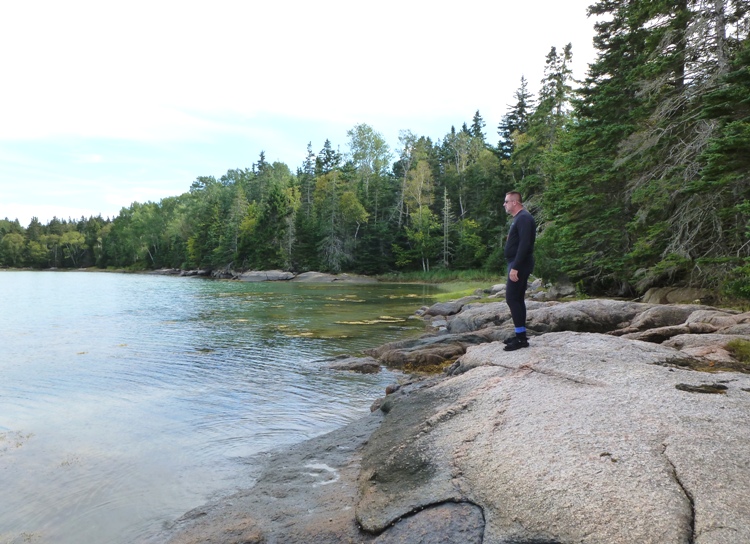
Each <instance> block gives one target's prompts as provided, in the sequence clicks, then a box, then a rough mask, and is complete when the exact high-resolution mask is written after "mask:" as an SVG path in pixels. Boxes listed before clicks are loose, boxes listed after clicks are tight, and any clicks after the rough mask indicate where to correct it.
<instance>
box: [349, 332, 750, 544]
mask: <svg viewBox="0 0 750 544" xmlns="http://www.w3.org/2000/svg"><path fill="white" fill-rule="evenodd" d="M683 358H684V354H682V353H681V352H679V351H677V350H675V349H673V348H668V347H664V346H659V345H654V344H649V343H645V342H639V341H633V340H626V339H622V338H618V337H612V336H609V335H603V334H592V333H572V332H561V333H549V334H545V335H542V336H539V337H536V338H534V339H533V341H532V347H531V348H529V349H522V350H518V351H514V352H510V353H509V352H504V351H503V350H502V347H501V345H499V343H492V344H483V345H479V346H472V347H469V348H468V350H467V353H466V354H465V355H464V356H462V357H461V359H460V360H459V367H460V372H463V373H462V374H459V375H458V376H456V377H454V378H452V379H448V380H443V381H435V382H428V383H426V384H424V385H422V386H421V387H417V388H402V389H401V390H399V391H398V392H397V393H395V394H394V395H391V397H389V402H388V413H387V414H386V416H385V418H384V421H383V424H382V425H381V426H380V427H379V428H378V429H377V430H376V431H375V432H374V433H373V435H372V437H371V439H370V440H369V441H368V443H367V445H366V446H365V448H364V451H363V454H362V455H363V457H362V472H361V474H360V481H359V501H358V504H357V510H356V514H357V520H358V521H359V523H361V524H362V526H363V527H364V528H365V529H367V530H369V531H379V530H382V529H384V528H386V527H388V526H389V525H390V524H392V523H393V522H394V521H396V520H397V519H399V518H401V517H403V516H408V515H411V514H413V513H415V512H418V511H419V510H420V509H421V508H424V507H427V506H429V505H432V504H440V503H443V502H445V501H455V502H460V501H467V502H470V503H472V504H475V505H477V506H478V507H480V508H481V509H482V511H483V513H484V518H485V523H486V525H485V530H484V537H483V538H484V540H483V541H484V542H490V543H507V542H519V543H527V542H556V543H571V544H572V543H592V544H593V543H608V544H618V543H622V544H625V543H627V544H631V543H633V542H638V543H653V544H669V543H675V544H677V543H696V544H719V543H727V544H730V543H739V542H750V501H748V490H750V446H749V445H750V425H749V424H748V421H750V392H748V391H750V376H748V375H745V374H738V373H716V374H708V373H702V372H695V371H690V370H685V369H682V368H679V367H676V366H673V365H676V364H679V363H680V362H681V360H682V359H683ZM681 384H682V385H690V386H695V387H699V386H701V385H706V384H709V385H710V384H718V385H722V386H725V387H726V389H722V388H720V387H719V388H716V389H715V391H714V392H713V394H708V393H706V392H703V391H701V390H691V389H690V388H688V389H687V390H686V389H685V388H684V387H680V388H678V387H677V386H678V385H681Z"/></svg>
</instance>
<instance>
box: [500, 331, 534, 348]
mask: <svg viewBox="0 0 750 544" xmlns="http://www.w3.org/2000/svg"><path fill="white" fill-rule="evenodd" d="M516 340H523V341H524V342H526V341H528V338H527V337H526V333H525V332H524V333H521V334H520V335H518V334H516V335H515V336H509V337H508V338H506V339H505V340H503V344H505V345H506V346H507V345H508V344H512V343H513V342H515V341H516Z"/></svg>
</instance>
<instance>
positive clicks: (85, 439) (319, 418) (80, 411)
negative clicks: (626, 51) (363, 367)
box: [0, 272, 433, 544]
mask: <svg viewBox="0 0 750 544" xmlns="http://www.w3.org/2000/svg"><path fill="white" fill-rule="evenodd" d="M432 293H433V291H432V289H431V288H430V287H428V286H415V285H382V284H373V285H370V284H368V285H341V284H335V285H331V284H300V283H277V282H274V283H241V282H226V281H210V280H202V279H195V278H191V279H188V278H177V277H163V276H149V275H129V274H107V273H87V272H65V273H62V272H2V273H0V308H1V310H2V311H0V489H1V490H2V493H0V544H10V543H13V544H15V543H16V542H32V543H33V542H45V543H46V542H56V543H81V542H88V543H115V544H119V543H125V542H134V541H137V540H138V539H139V538H143V537H146V536H148V535H149V534H153V533H154V532H156V531H158V530H159V529H160V528H161V527H162V526H163V525H164V524H165V523H168V522H170V521H172V520H174V519H175V518H177V517H179V516H180V515H181V514H182V513H184V512H185V511H187V510H189V509H191V508H193V507H196V506H199V505H200V504H202V503H204V502H206V501H207V500H209V499H211V498H212V497H214V496H217V495H222V494H226V493H228V492H231V491H233V490H235V489H238V488H242V487H245V486H247V485H250V484H251V483H252V475H253V471H252V467H251V466H248V465H247V461H246V459H245V458H246V457H247V456H250V455H252V454H255V453H258V452H261V451H266V450H269V449H271V448H273V447H278V446H282V445H285V444H291V443H294V442H298V441H301V440H304V439H307V438H311V437H313V436H317V435H319V434H322V433H324V432H327V431H330V430H332V429H334V428H337V427H339V426H341V425H343V424H345V423H347V422H348V421H351V420H353V419H355V418H357V417H359V416H361V415H363V414H364V413H366V412H367V411H368V410H369V405H370V403H371V401H372V400H373V399H375V398H377V397H378V396H381V395H382V392H383V389H384V387H385V386H386V385H387V384H388V383H391V382H393V381H394V380H395V379H396V378H397V377H396V376H395V375H394V374H393V373H391V372H388V371H385V372H381V373H380V374H377V375H359V374H352V373H342V372H333V371H328V370H325V369H323V366H324V363H323V359H325V358H330V357H333V356H336V355H342V354H356V353H358V352H359V351H361V350H363V349H365V348H368V347H373V346H376V345H378V344H381V343H384V342H387V341H391V340H394V339H397V338H402V337H405V336H407V335H413V334H417V333H418V332H420V331H421V330H422V329H421V324H420V322H419V321H411V320H410V321H407V320H406V319H405V318H406V317H407V316H408V315H410V314H412V313H413V311H414V309H416V308H418V307H419V306H421V305H423V304H429V303H431V302H432V299H431V296H432Z"/></svg>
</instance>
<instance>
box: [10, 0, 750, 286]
mask: <svg viewBox="0 0 750 544" xmlns="http://www.w3.org/2000/svg"><path fill="white" fill-rule="evenodd" d="M589 13H590V15H591V16H593V17H594V18H595V20H596V21H597V22H596V23H595V38H594V45H595V47H596V51H597V56H596V59H595V61H594V62H593V63H592V64H591V65H590V66H589V70H588V72H587V75H586V77H585V79H584V80H583V81H575V80H574V79H573V76H572V72H571V69H570V66H571V61H572V58H573V51H572V48H571V46H570V45H567V46H564V47H562V48H558V47H551V49H550V51H549V53H548V55H547V56H546V58H545V59H540V62H542V61H543V62H544V77H543V79H542V81H541V82H539V85H538V88H536V89H533V90H532V89H530V88H529V87H530V86H529V82H528V81H526V80H525V79H524V78H523V77H522V78H521V80H520V82H519V86H518V88H517V90H516V92H515V93H514V95H513V96H512V97H508V98H507V101H508V102H509V105H508V106H507V110H506V113H505V115H504V116H503V118H502V120H501V121H500V123H499V125H498V126H497V127H496V129H495V128H490V129H488V127H487V126H486V123H485V122H484V120H483V118H482V116H481V114H480V112H479V111H477V112H476V113H474V115H473V118H472V119H471V121H467V122H464V123H463V125H462V126H461V127H459V128H456V127H450V129H449V130H447V131H446V134H445V135H444V136H443V137H442V138H441V139H437V140H435V141H433V140H432V139H431V138H429V137H426V136H422V135H418V134H414V133H412V132H411V131H409V130H404V131H402V132H401V134H400V137H399V142H398V147H397V148H395V149H391V148H390V147H389V145H388V144H387V143H386V141H385V140H384V138H383V137H382V135H381V134H380V133H378V132H377V131H376V130H375V129H374V128H373V127H371V126H369V125H367V124H359V125H356V126H354V127H353V128H351V129H350V130H349V131H348V133H347V138H348V141H347V142H346V143H345V149H344V150H343V151H342V150H341V149H342V148H341V147H340V146H336V145H334V144H333V143H331V142H330V141H328V140H327V141H326V142H325V144H324V145H323V147H322V149H320V150H315V149H313V146H312V143H311V144H309V145H308V147H307V157H306V159H305V160H304V162H303V163H302V164H301V165H295V169H294V170H292V168H290V167H289V166H288V165H286V164H284V163H280V162H274V163H268V162H267V161H266V159H265V155H264V153H263V152H260V154H259V156H258V158H257V160H255V162H253V164H252V166H251V167H250V168H245V169H236V170H229V171H227V172H226V174H224V175H222V176H221V177H219V178H216V177H214V176H199V177H197V178H196V179H195V180H194V181H193V182H192V184H191V185H190V187H189V190H188V191H187V192H186V193H184V194H182V195H180V196H176V197H169V198H164V199H162V200H161V201H159V202H145V203H133V204H132V205H130V206H129V207H127V208H123V209H122V210H121V211H120V213H119V215H118V216H117V217H114V218H111V219H110V218H107V219H103V218H102V217H101V216H98V217H89V218H88V219H86V218H84V217H82V218H80V219H78V220H75V219H70V218H69V219H67V220H64V219H57V218H54V219H53V220H51V221H50V222H49V223H48V224H46V225H43V224H41V223H40V222H39V221H38V220H37V219H36V218H34V219H32V221H31V222H30V224H29V225H28V226H23V225H20V224H19V222H18V221H17V220H15V221H13V220H9V219H7V218H6V219H5V220H0V265H3V266H7V267H17V268H18V267H32V268H80V267H100V268H127V269H133V270H144V269H158V268H165V267H166V268H183V269H223V268H231V269H233V270H248V269H266V270H268V269H285V270H292V271H297V272H302V271H307V270H320V271H329V272H342V271H349V272H357V273H363V274H382V273H386V272H394V271H414V270H425V271H426V270H431V269H433V270H434V269H439V268H445V269H453V270H464V269H467V270H468V269H487V270H497V271H501V270H503V269H504V266H505V263H504V262H503V257H502V249H503V244H504V238H505V235H506V234H507V230H508V227H509V218H508V216H506V214H505V212H504V210H503V207H502V202H503V199H504V195H505V193H506V192H508V191H511V190H517V191H519V192H521V193H522V195H523V197H524V203H525V205H526V207H527V208H528V209H529V210H530V211H531V212H532V214H534V216H535V217H536V220H537V226H538V237H537V245H536V262H537V266H536V270H535V275H536V276H538V277H542V278H544V279H545V280H548V281H555V280H557V279H559V278H562V277H567V278H569V279H570V280H572V281H573V282H575V283H576V284H577V285H578V287H579V289H580V290H581V292H582V293H586V294H609V295H619V296H626V295H632V294H636V293H642V292H644V291H645V290H646V289H648V288H650V287H654V286H663V285H689V286H698V287H704V288H708V289H715V290H717V291H721V292H723V293H725V294H727V295H729V296H734V297H742V298H750V223H749V219H750V37H749V36H750V3H748V2H747V1H746V0H627V1H626V0H600V1H598V2H596V3H594V4H593V5H592V6H591V7H590V8H589ZM467 113H468V114H470V112H467ZM447 128H448V127H446V129H447ZM186 185H187V183H186Z"/></svg>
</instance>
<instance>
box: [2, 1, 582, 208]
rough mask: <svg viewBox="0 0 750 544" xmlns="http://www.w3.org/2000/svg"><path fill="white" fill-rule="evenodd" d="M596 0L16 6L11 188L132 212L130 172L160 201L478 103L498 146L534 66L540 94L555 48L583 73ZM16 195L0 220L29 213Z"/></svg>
mask: <svg viewBox="0 0 750 544" xmlns="http://www.w3.org/2000/svg"><path fill="white" fill-rule="evenodd" d="M589 2H590V0H568V1H566V2H561V1H560V0H526V1H525V2H517V1H510V0H505V1H502V0H496V1H488V0H464V1H462V2H460V3H458V4H456V3H448V4H441V3H436V2H434V1H430V2H428V1H424V0H400V1H395V0H381V1H380V2H377V3H356V2H351V1H343V0H319V1H318V2H309V1H305V2H302V1H299V0H293V1H289V0H287V1H284V0H279V1H276V2H253V1H240V0H236V1H232V0H225V1H217V2H211V3H207V2H197V1H176V0H161V1H159V0H149V1H143V0H133V1H130V2H127V3H112V2H101V1H100V0H96V1H81V0H68V1H66V2H59V1H56V0H55V1H52V0H49V1H46V2H45V1H41V2H8V3H7V5H5V6H4V7H3V20H4V22H5V23H6V24H5V25H4V28H3V32H2V33H0V70H1V71H2V73H3V75H4V88H3V100H2V101H0V119H2V120H3V121H2V123H0V191H1V190H3V189H4V187H3V186H4V185H5V184H14V185H16V184H19V183H20V184H21V185H23V187H24V191H26V194H25V197H24V199H15V200H13V202H18V206H28V205H29V204H28V203H27V201H29V199H31V201H33V202H34V203H36V205H38V208H37V214H41V211H39V210H41V209H43V208H42V207H43V206H53V205H54V203H47V202H46V201H45V195H46V194H47V192H46V191H45V190H44V189H42V187H46V186H50V185H51V186H55V185H56V186H58V187H66V190H70V191H72V192H75V191H76V189H75V188H76V187H81V186H85V187H87V188H86V189H85V190H82V191H80V190H79V191H78V194H79V195H80V196H79V198H84V196H83V195H86V196H85V198H92V199H93V198H94V196H93V195H94V194H97V195H99V196H98V197H97V198H102V196H101V195H104V194H106V195H117V196H115V197H112V198H120V197H122V198H124V199H125V200H123V202H121V206H122V205H124V206H127V205H129V204H130V202H132V200H131V198H133V199H135V198H134V197H135V196H136V195H141V194H142V193H139V192H138V191H134V190H130V189H127V190H126V191H124V192H118V191H112V190H111V187H115V188H116V187H118V185H119V186H120V187H122V186H123V184H122V182H121V180H127V181H128V182H129V183H141V184H143V183H144V182H145V180H151V181H149V182H148V183H149V185H148V187H149V189H151V188H153V191H154V193H153V194H152V199H154V198H155V197H156V196H158V195H156V194H155V193H156V192H158V191H160V190H161V191H163V193H162V194H161V196H168V195H169V194H173V193H171V191H172V187H175V186H181V187H183V191H185V190H187V188H188V187H189V184H190V182H191V180H192V179H194V178H195V177H196V176H198V175H210V174H220V173H221V172H222V171H225V170H227V169H229V168H236V167H248V166H250V164H251V163H252V162H253V161H255V160H257V156H258V153H259V152H260V151H261V150H265V151H266V154H267V158H269V159H270V160H281V161H284V162H287V163H288V164H289V166H290V167H291V168H292V169H294V168H296V166H298V165H299V162H301V160H302V158H303V157H304V154H305V146H306V145H307V143H308V142H310V141H312V143H313V147H314V151H315V152H317V151H318V150H319V149H320V148H321V147H322V144H323V140H324V139H325V138H330V139H331V140H332V141H333V143H334V144H335V145H341V146H344V145H345V143H346V138H345V134H346V130H347V129H348V128H351V127H352V126H353V125H354V124H356V123H367V124H370V125H372V126H373V127H374V128H375V129H376V130H378V131H381V132H382V133H383V135H384V136H385V137H386V138H387V140H388V141H389V142H391V144H392V145H396V143H397V136H398V131H399V130H400V129H410V130H412V131H413V132H415V133H417V134H420V135H425V136H430V137H432V138H433V139H437V138H440V137H442V136H443V135H444V134H445V133H447V131H448V130H449V129H450V125H451V124H454V125H460V124H461V123H463V122H465V121H466V122H470V121H471V117H472V115H473V114H474V112H475V111H476V110H477V109H478V110H479V111H480V112H481V113H482V116H483V117H484V119H485V121H486V123H487V127H486V130H487V134H488V138H489V139H490V141H492V140H494V139H495V137H496V133H495V127H497V124H498V122H499V121H500V118H501V117H502V115H503V114H504V113H505V112H506V111H507V106H508V104H510V103H511V102H512V100H513V92H514V91H515V90H516V89H517V88H518V85H519V82H520V78H521V76H522V75H525V76H526V77H527V79H528V80H529V87H530V90H531V91H532V92H536V89H537V87H538V84H539V80H540V79H541V77H542V71H543V67H544V58H545V55H546V54H547V52H548V51H549V49H550V47H551V46H556V47H558V48H562V47H563V46H564V45H565V44H566V43H568V42H572V43H573V53H574V67H576V70H577V75H578V76H579V77H581V76H582V75H583V73H584V71H585V67H586V63H587V62H589V61H591V60H592V59H593V51H592V48H591V37H592V36H593V30H592V28H593V22H592V21H590V20H587V19H586V17H585V9H586V6H587V5H588V4H589ZM337 138H338V140H336V139H337ZM126 143H127V144H128V145H131V144H132V145H131V148H129V149H128V150H124V149H122V146H123V145H125V144H126ZM118 146H119V147H118ZM4 147H5V149H4ZM144 153H147V155H148V156H143V154H144ZM87 165H88V166H89V167H90V168H89V169H85V168H84V167H85V166H87ZM106 168H110V170H106ZM97 184H98V185H99V186H100V187H99V188H100V190H98V191H92V190H91V189H90V187H92V186H96V185H97ZM139 198H140V197H139ZM100 202H101V203H100V204H98V205H99V206H101V207H102V208H103V207H104V206H105V205H108V204H107V203H106V201H100ZM10 203H11V200H8V199H2V200H0V216H2V215H3V214H13V213H17V214H19V215H20V214H21V211H20V210H22V209H26V208H21V207H17V206H15V205H11V204H10ZM60 204H61V205H62V203H60ZM96 206H97V204H96V203H94V202H92V204H91V207H96ZM118 209H119V208H118ZM57 215H60V214H57Z"/></svg>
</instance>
